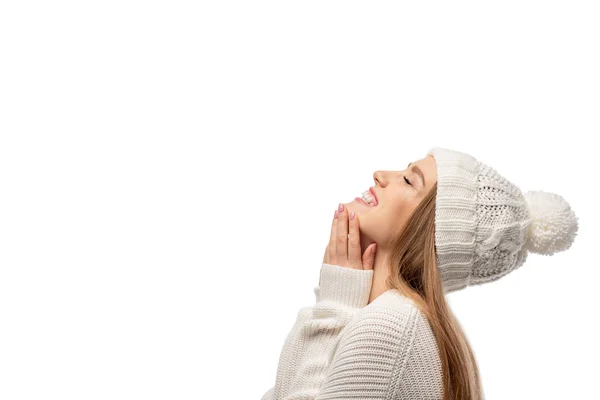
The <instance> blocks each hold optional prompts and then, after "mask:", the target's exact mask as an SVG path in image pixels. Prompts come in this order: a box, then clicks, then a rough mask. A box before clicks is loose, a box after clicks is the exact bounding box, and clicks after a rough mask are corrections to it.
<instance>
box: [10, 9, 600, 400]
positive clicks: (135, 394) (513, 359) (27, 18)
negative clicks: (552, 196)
mask: <svg viewBox="0 0 600 400" xmlns="http://www.w3.org/2000/svg"><path fill="white" fill-rule="evenodd" d="M406 3H408V2H355V1H347V0H346V1H322V0H321V1H302V2H283V1H272V2H265V1H239V2H230V1H211V2H209V1H205V2H192V1H190V2H181V1H162V2H158V1H138V2H135V1H103V2H77V1H70V2H67V1H53V2H42V1H38V2H32V1H5V2H2V3H1V5H0V135H1V136H0V190H1V193H0V202H1V204H0V205H1V207H0V210H1V211H0V213H1V214H0V232H1V237H0V257H1V260H0V261H1V263H0V268H1V269H0V398H2V399H3V400H13V399H49V398H57V399H58V398H60V399H62V400H66V399H241V398H245V399H259V398H260V397H261V396H262V395H263V394H264V392H266V391H267V390H268V389H269V388H270V387H272V386H273V385H274V383H275V376H276V370H277V362H278V358H279V352H280V350H281V348H282V345H283V342H284V340H285V337H286V335H287V333H288V331H289V330H290V329H291V327H292V325H293V323H294V320H295V317H296V314H297V311H298V310H299V309H300V308H301V307H304V306H307V305H312V304H313V303H314V293H313V288H314V287H315V286H316V285H317V284H318V279H319V269H320V265H321V261H322V257H323V252H324V250H325V247H326V243H327V239H328V237H329V229H330V224H331V217H332V214H333V212H334V209H335V207H336V206H337V204H338V203H339V202H340V201H341V202H349V201H351V200H352V199H353V198H354V197H355V196H356V195H358V194H360V193H361V192H362V191H363V190H366V188H368V187H369V186H371V185H373V184H374V181H373V179H372V175H373V172H374V171H375V170H378V169H390V170H392V169H404V167H405V166H406V164H408V162H410V161H415V160H418V159H420V158H422V157H424V156H425V154H426V152H427V150H429V149H430V148H431V147H434V146H440V147H447V148H451V149H456V150H460V151H464V152H467V153H470V154H472V155H473V156H475V157H476V158H478V159H479V160H481V161H483V162H485V163H486V164H488V165H491V166H493V167H494V168H495V169H496V170H497V171H498V172H500V173H501V174H502V175H504V176H505V177H507V178H508V179H510V180H511V181H512V182H514V183H515V184H517V185H518V186H519V187H520V188H522V190H523V191H527V190H544V191H550V192H555V193H558V194H560V195H562V196H563V197H564V198H565V199H566V200H567V201H568V202H569V203H570V205H571V207H572V208H573V209H574V211H575V212H576V214H577V215H578V217H579V218H580V229H579V233H578V236H577V238H576V241H575V243H574V245H573V246H572V247H571V249H569V250H568V251H567V252H564V253H559V254H557V255H555V256H553V257H543V256H538V255H530V257H529V259H528V260H527V263H526V264H525V265H524V266H523V267H521V268H520V269H519V270H517V271H515V272H513V273H512V274H510V275H508V276H506V277H505V278H504V279H501V280H499V281H497V282H494V283H490V284H488V285H486V286H480V287H470V288H467V289H466V290H464V291H462V292H457V293H454V294H450V295H449V296H448V301H449V302H450V304H451V307H452V309H453V310H454V312H455V314H456V315H457V317H458V319H459V321H460V322H461V324H462V326H463V328H464V330H465V332H466V334H467V336H468V339H469V340H470V343H471V345H472V347H473V350H474V352H475V354H476V357H477V360H478V365H479V367H480V370H481V374H482V381H483V385H484V391H485V394H486V399H487V400H504V399H512V400H520V399H523V400H525V399H527V400H530V399H565V398H586V399H589V398H599V397H598V396H599V395H598V386H597V385H598V381H597V379H598V372H599V370H598V357H599V356H600V349H599V345H598V340H597V338H598V337H599V336H600V331H599V329H598V324H597V323H598V315H599V314H598V307H599V306H600V301H599V300H598V281H599V278H600V274H599V272H598V267H599V266H600V265H599V261H598V257H597V255H596V253H593V251H594V250H595V249H597V248H598V246H597V244H596V243H595V241H596V240H597V234H595V233H594V231H593V229H594V227H597V226H598V223H600V220H599V217H598V212H597V204H598V201H599V200H598V190H597V173H598V164H597V163H598V155H597V147H596V145H594V140H595V139H596V136H597V135H598V133H599V130H600V120H599V110H600V74H599V73H598V71H600V54H599V49H600V24H598V20H599V19H600V10H599V6H598V3H597V2H594V1H588V2H585V1H568V2H567V1H562V2H557V1H537V2H534V1H523V0H519V1H503V2H480V1H479V2H475V1H473V2H451V3H448V2H444V3H442V2H440V3H436V2H418V3H419V4H418V5H416V4H413V3H414V2H413V3H411V4H410V5H409V4H406Z"/></svg>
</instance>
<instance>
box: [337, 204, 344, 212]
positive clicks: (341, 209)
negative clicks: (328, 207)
mask: <svg viewBox="0 0 600 400" xmlns="http://www.w3.org/2000/svg"><path fill="white" fill-rule="evenodd" d="M338 211H339V212H342V211H344V205H343V204H342V203H340V205H339V206H338Z"/></svg>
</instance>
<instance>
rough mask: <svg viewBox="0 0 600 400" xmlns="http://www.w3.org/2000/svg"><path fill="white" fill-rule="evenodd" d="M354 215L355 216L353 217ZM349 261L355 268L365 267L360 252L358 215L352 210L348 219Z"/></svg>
mask: <svg viewBox="0 0 600 400" xmlns="http://www.w3.org/2000/svg"><path fill="white" fill-rule="evenodd" d="M353 215H354V218H353ZM348 233H349V234H350V236H349V237H348V261H349V263H350V265H351V266H352V267H353V268H356V269H363V266H362V257H361V254H360V233H359V228H358V215H356V213H354V212H350V216H349V221H348Z"/></svg>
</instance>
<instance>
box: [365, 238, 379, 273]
mask: <svg viewBox="0 0 600 400" xmlns="http://www.w3.org/2000/svg"><path fill="white" fill-rule="evenodd" d="M376 250H377V243H373V244H372V245H370V246H369V247H367V249H366V250H365V253H364V254H363V257H362V265H363V269H364V270H365V271H366V270H372V269H373V266H374V265H375V251H376Z"/></svg>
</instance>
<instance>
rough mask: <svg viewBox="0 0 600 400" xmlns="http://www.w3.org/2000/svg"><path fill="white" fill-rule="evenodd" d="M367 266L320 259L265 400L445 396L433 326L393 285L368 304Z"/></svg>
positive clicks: (370, 277)
mask: <svg viewBox="0 0 600 400" xmlns="http://www.w3.org/2000/svg"><path fill="white" fill-rule="evenodd" d="M372 280H373V271H372V270H356V269H351V268H346V267H342V266H339V265H331V264H323V265H322V266H321V271H320V282H319V286H317V287H315V288H314V293H315V296H316V304H315V305H314V306H313V307H305V308H302V309H301V310H300V311H299V312H298V316H297V320H296V323H295V324H294V326H293V328H292V330H291V331H290V333H289V334H288V336H287V338H286V340H285V343H284V345H283V349H282V351H281V355H280V358H279V365H278V368H277V377H276V380H275V386H274V387H272V388H271V389H269V390H268V391H267V392H266V393H265V394H264V395H263V397H262V400H313V399H315V400H325V399H353V400H357V399H365V400H366V399H369V400H371V399H373V400H374V399H382V400H383V399H388V400H392V399H393V400H397V399H411V400H416V399H428V400H433V399H435V400H439V399H441V398H442V393H443V391H442V368H441V362H440V358H439V352H438V347H437V343H436V341H435V337H434V335H433V331H432V330H431V326H430V325H429V322H428V321H427V318H426V317H425V315H424V314H423V313H422V312H421V311H420V310H419V309H418V308H417V306H416V305H415V304H414V302H413V301H412V300H411V299H409V298H407V297H405V296H403V295H402V294H401V293H400V292H398V291H397V290H396V289H391V290H388V291H387V292H384V293H383V294H381V295H380V296H379V297H377V298H376V299H375V300H373V301H372V302H371V303H370V304H367V303H368V301H369V296H370V292H371V284H372Z"/></svg>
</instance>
